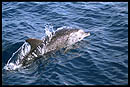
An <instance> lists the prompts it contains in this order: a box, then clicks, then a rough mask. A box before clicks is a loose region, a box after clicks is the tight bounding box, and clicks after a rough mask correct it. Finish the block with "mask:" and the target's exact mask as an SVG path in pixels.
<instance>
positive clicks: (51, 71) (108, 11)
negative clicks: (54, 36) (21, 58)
mask: <svg viewBox="0 0 130 87" xmlns="http://www.w3.org/2000/svg"><path fill="white" fill-rule="evenodd" d="M46 24H51V25H52V26H53V28H54V30H56V29H57V28H59V27H62V26H70V27H78V28H82V29H84V31H88V32H90V33H91V35H90V36H89V37H87V38H84V39H83V40H82V41H81V42H79V43H78V44H79V45H78V48H75V49H71V50H69V51H68V52H66V53H63V52H60V51H57V52H55V53H53V55H51V56H48V58H49V61H43V58H40V59H38V60H37V61H35V62H34V63H33V64H32V66H31V67H29V68H26V69H23V70H21V71H7V70H4V69H2V85H128V2H2V68H3V67H4V66H5V65H6V63H7V62H8V60H9V59H10V57H11V56H12V54H13V53H14V52H15V51H16V50H17V49H18V48H19V47H21V46H22V44H23V43H24V42H25V40H26V39H28V38H37V39H40V38H41V37H43V36H44V35H45V32H44V29H45V28H44V27H45V25H46Z"/></svg>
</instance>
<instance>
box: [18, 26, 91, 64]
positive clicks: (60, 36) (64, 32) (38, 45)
mask: <svg viewBox="0 0 130 87" xmlns="http://www.w3.org/2000/svg"><path fill="white" fill-rule="evenodd" d="M87 36H90V33H89V32H84V31H83V30H82V29H69V28H63V29H57V30H56V31H55V32H53V33H52V34H50V36H46V37H45V38H43V39H42V40H39V39H35V38H29V39H27V40H26V42H27V43H29V45H30V46H31V49H30V51H29V52H28V53H27V54H26V55H25V56H23V58H22V59H21V60H20V61H19V64H18V65H20V66H28V65H30V64H31V63H32V62H33V61H34V60H36V59H37V58H39V57H40V56H43V55H45V54H47V53H49V52H52V51H57V50H59V49H61V48H66V49H68V48H69V47H70V46H72V45H73V44H75V43H76V42H78V41H81V40H82V39H83V38H85V37H87Z"/></svg>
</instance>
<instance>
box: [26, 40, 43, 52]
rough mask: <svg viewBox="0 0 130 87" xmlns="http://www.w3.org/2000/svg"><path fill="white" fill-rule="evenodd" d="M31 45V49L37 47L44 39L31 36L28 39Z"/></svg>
mask: <svg viewBox="0 0 130 87" xmlns="http://www.w3.org/2000/svg"><path fill="white" fill-rule="evenodd" d="M26 42H28V43H29V44H30V45H31V50H33V49H34V48H36V47H37V46H38V45H40V44H41V43H42V42H43V41H42V40H38V39H33V38H29V39H27V40H26Z"/></svg>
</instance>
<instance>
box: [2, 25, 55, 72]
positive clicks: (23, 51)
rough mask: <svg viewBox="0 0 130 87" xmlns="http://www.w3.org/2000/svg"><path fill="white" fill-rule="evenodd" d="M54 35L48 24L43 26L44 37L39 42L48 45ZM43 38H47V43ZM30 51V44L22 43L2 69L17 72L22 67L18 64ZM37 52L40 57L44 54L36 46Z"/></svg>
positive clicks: (51, 27) (43, 50) (42, 50)
mask: <svg viewBox="0 0 130 87" xmlns="http://www.w3.org/2000/svg"><path fill="white" fill-rule="evenodd" d="M54 33H55V31H54V29H53V26H51V25H49V24H47V25H45V36H44V37H42V38H41V40H43V42H46V44H47V43H49V41H50V40H51V38H52V36H53V34H54ZM45 37H47V38H48V40H47V41H45ZM44 47H45V44H44ZM30 50H31V46H30V44H28V43H27V42H24V44H23V45H22V46H21V47H20V48H19V49H18V50H17V51H16V52H14V53H13V54H12V56H11V58H10V59H9V60H8V62H7V64H6V65H5V66H4V68H3V69H5V70H17V69H19V68H21V66H22V65H21V64H20V62H21V61H22V60H23V58H24V57H25V56H26V55H27V54H28V53H29V52H30ZM38 50H39V52H40V53H41V55H43V54H44V52H45V49H41V48H40V47H39V46H38ZM35 56H37V55H35ZM28 60H29V58H28Z"/></svg>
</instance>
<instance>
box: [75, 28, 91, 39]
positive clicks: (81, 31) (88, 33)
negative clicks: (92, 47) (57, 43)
mask: <svg viewBox="0 0 130 87" xmlns="http://www.w3.org/2000/svg"><path fill="white" fill-rule="evenodd" d="M88 36H90V32H84V31H83V30H81V29H80V30H79V31H78V32H77V39H78V41H80V40H82V39H83V38H85V37H88Z"/></svg>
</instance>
